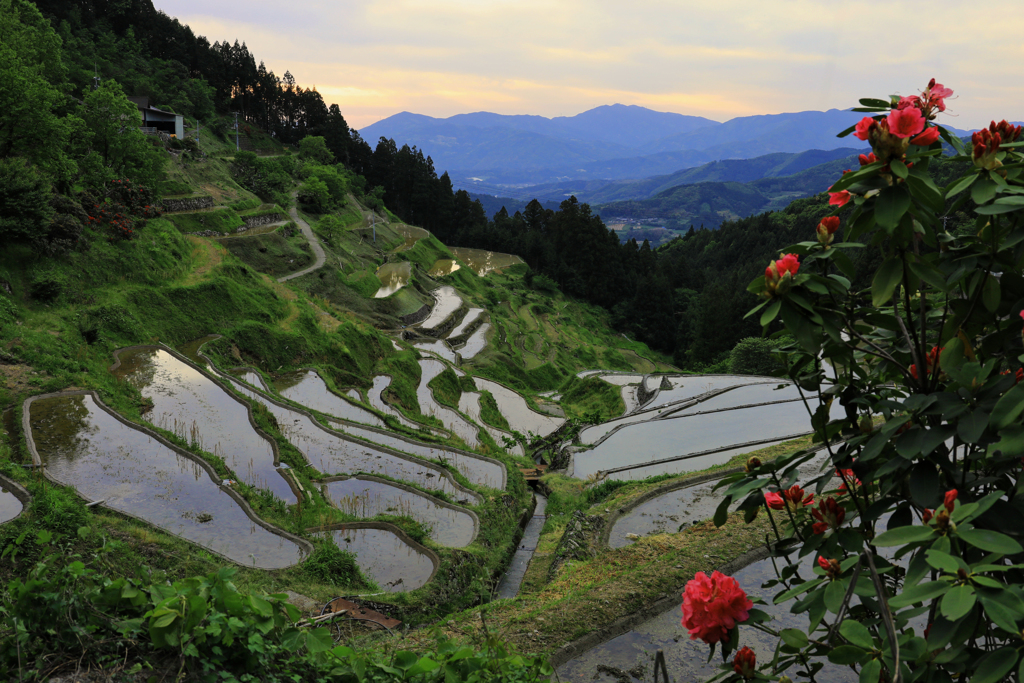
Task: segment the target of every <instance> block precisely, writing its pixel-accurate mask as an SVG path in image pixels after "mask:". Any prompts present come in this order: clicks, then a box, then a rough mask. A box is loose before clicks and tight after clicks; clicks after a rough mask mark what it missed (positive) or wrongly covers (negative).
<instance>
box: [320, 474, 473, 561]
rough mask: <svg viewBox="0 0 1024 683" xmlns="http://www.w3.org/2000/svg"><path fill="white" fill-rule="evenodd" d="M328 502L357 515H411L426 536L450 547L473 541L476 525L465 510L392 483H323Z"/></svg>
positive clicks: (465, 544) (354, 481)
mask: <svg viewBox="0 0 1024 683" xmlns="http://www.w3.org/2000/svg"><path fill="white" fill-rule="evenodd" d="M324 488H325V489H326V490H327V497H328V499H329V500H330V502H331V504H332V505H334V506H335V507H336V508H338V509H339V510H341V511H342V512H347V513H348V514H350V515H356V516H357V517H366V518H369V517H376V516H377V515H395V516H405V517H412V518H413V519H415V520H416V521H417V522H420V523H421V524H423V525H425V526H427V527H429V528H430V538H432V539H434V540H435V541H437V542H438V543H440V544H441V545H446V546H448V547H450V548H464V547H466V546H467V545H469V544H470V543H472V542H473V536H474V535H475V532H476V525H475V523H474V522H473V517H472V516H471V515H470V514H469V513H467V512H466V511H465V510H453V509H452V508H449V507H445V506H444V505H440V504H439V503H437V502H436V501H433V500H431V499H430V498H427V497H426V496H424V495H421V494H418V493H412V492H410V491H407V490H405V489H403V488H400V487H398V486H394V485H393V484H388V483H385V482H381V481H370V480H365V479H343V480H340V481H332V482H328V483H327V484H325V485H324Z"/></svg>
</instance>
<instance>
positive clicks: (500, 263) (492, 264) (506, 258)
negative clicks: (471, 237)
mask: <svg viewBox="0 0 1024 683" xmlns="http://www.w3.org/2000/svg"><path fill="white" fill-rule="evenodd" d="M452 253H453V254H455V256H456V258H458V259H459V260H461V261H463V262H464V263H465V264H466V265H468V266H469V267H470V268H472V269H473V272H475V273H476V274H477V275H487V273H490V272H491V271H494V270H497V271H500V270H501V269H502V268H508V267H509V266H514V265H516V264H517V263H522V262H523V259H521V258H519V257H518V256H516V255H515V254H502V253H500V252H497V251H485V250H483V249H468V248H466V247H454V248H453V249H452Z"/></svg>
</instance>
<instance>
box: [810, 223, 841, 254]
mask: <svg viewBox="0 0 1024 683" xmlns="http://www.w3.org/2000/svg"><path fill="white" fill-rule="evenodd" d="M837 230H839V216H825V217H824V218H822V219H821V222H819V223H818V227H817V228H816V229H815V232H817V234H818V242H819V243H820V244H822V245H823V246H824V247H825V248H826V249H827V248H828V245H830V244H832V239H833V237H834V235H835V234H836V231H837Z"/></svg>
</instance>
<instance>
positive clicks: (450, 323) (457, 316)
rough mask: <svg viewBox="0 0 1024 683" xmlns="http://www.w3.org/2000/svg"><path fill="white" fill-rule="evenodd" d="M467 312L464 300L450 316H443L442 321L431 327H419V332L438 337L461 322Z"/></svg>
mask: <svg viewBox="0 0 1024 683" xmlns="http://www.w3.org/2000/svg"><path fill="white" fill-rule="evenodd" d="M467 312H469V308H467V307H466V304H465V302H463V303H462V304H461V305H460V306H459V307H458V308H456V309H455V311H454V312H453V313H452V314H451V315H450V316H448V317H447V318H445V320H444V322H443V323H441V324H440V325H438V326H437V327H432V328H426V327H421V328H420V332H421V333H422V334H425V335H427V336H428V337H434V338H437V339H440V338H441V337H443V336H444V335H446V334H448V333H449V332H451V330H452V328H454V327H455V326H456V325H458V324H459V323H460V322H462V319H463V318H465V317H466V313H467Z"/></svg>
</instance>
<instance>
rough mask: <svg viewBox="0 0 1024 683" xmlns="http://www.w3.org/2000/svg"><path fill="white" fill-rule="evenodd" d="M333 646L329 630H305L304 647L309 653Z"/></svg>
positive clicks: (324, 650)
mask: <svg viewBox="0 0 1024 683" xmlns="http://www.w3.org/2000/svg"><path fill="white" fill-rule="evenodd" d="M333 646H334V639H333V638H332V637H331V632H330V631H328V630H327V629H325V628H313V629H309V630H308V631H306V649H307V650H309V652H310V654H316V653H317V652H327V651H328V650H330V649H331V648H332V647H333Z"/></svg>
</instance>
